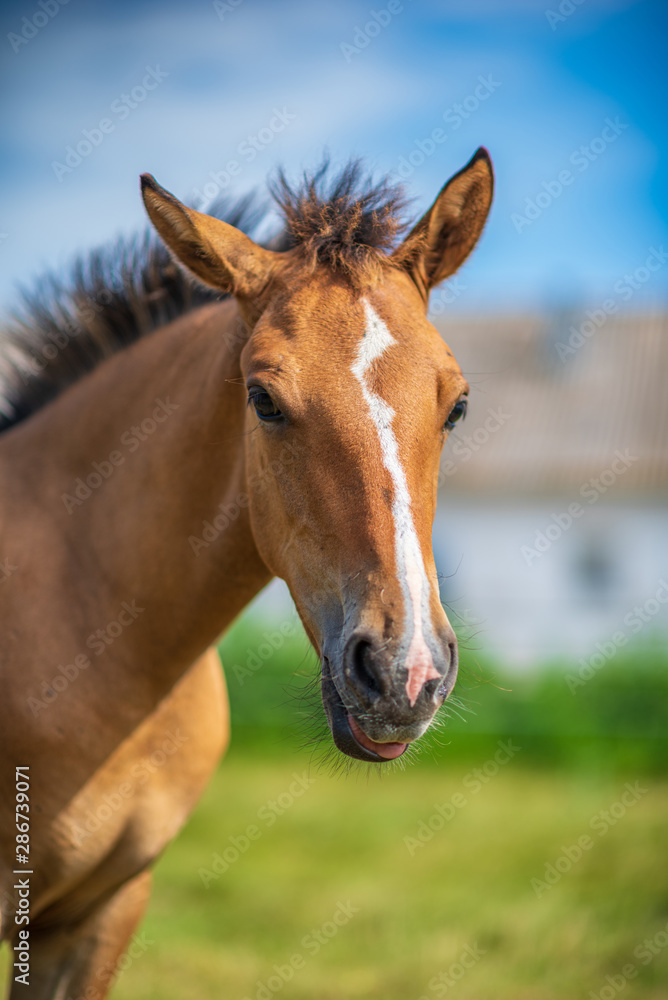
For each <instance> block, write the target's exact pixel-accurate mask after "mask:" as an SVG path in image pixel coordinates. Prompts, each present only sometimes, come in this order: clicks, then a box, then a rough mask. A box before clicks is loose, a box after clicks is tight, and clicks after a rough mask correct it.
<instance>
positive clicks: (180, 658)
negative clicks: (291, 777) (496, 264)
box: [0, 150, 493, 1000]
mask: <svg viewBox="0 0 668 1000" xmlns="http://www.w3.org/2000/svg"><path fill="white" fill-rule="evenodd" d="M326 185H327V180H326V175H325V174H323V172H322V171H321V172H319V173H318V174H317V175H315V176H312V177H310V178H306V179H305V181H304V184H303V185H302V186H301V187H300V188H298V189H297V190H296V191H295V190H292V189H291V188H290V187H289V186H288V184H287V182H286V181H285V180H284V178H283V177H282V175H281V176H280V177H279V181H278V182H277V183H276V185H275V186H274V193H275V196H276V197H277V199H278V201H279V203H280V205H281V207H282V210H283V213H284V218H285V231H284V234H283V236H282V238H281V239H282V242H281V241H277V242H275V243H274V244H273V248H272V249H269V248H268V247H266V246H261V245H259V244H258V243H256V242H253V240H252V239H251V238H250V237H249V236H247V235H245V234H244V233H243V232H241V231H240V230H239V229H238V228H236V227H235V226H234V225H231V224H230V223H226V222H222V221H220V220H219V219H217V218H214V217H212V216H207V215H203V214H200V213H199V212H195V211H192V210H190V209H188V208H186V207H185V206H184V205H182V204H181V203H180V202H179V201H177V200H176V198H174V197H173V196H172V195H170V194H168V193H167V192H166V191H164V190H163V189H162V188H161V187H159V186H158V184H157V183H156V182H155V181H154V180H153V178H152V177H151V176H150V175H144V176H143V177H142V191H143V197H144V202H145V205H146V208H147V210H148V214H149V216H150V218H151V220H152V222H153V224H154V226H155V228H156V229H157V230H158V232H159V234H160V236H161V237H162V240H163V241H164V243H165V244H166V245H167V247H168V248H169V251H171V254H172V255H173V257H174V258H175V259H176V261H177V262H179V263H180V264H183V265H185V267H186V268H188V269H189V270H190V271H191V272H192V273H193V274H194V275H195V277H196V278H197V279H199V281H200V282H202V283H204V284H205V285H206V286H207V289H204V288H202V286H200V285H197V286H194V285H193V284H192V281H191V279H190V278H187V277H186V276H185V272H183V271H181V269H180V268H179V267H177V266H175V265H174V263H173V262H172V260H171V259H170V258H169V257H168V255H167V254H166V252H165V250H164V248H162V247H161V246H159V245H157V244H156V243H155V242H154V243H152V244H149V245H148V246H147V247H145V248H144V249H143V250H140V251H135V252H134V254H133V253H132V252H129V251H128V252H126V253H125V256H124V258H123V260H121V259H120V258H117V259H115V260H114V259H113V258H112V260H111V263H110V262H109V261H107V262H106V263H105V260H104V259H103V258H102V257H99V256H98V257H96V258H94V259H93V260H92V262H91V263H89V265H88V266H87V267H81V268H80V269H79V272H78V273H77V275H76V276H75V281H74V284H73V286H72V287H69V288H66V287H64V286H61V285H59V284H58V283H54V282H52V283H51V285H50V286H49V287H47V288H46V289H45V290H44V291H43V294H42V296H41V297H38V299H37V301H36V302H33V304H32V308H31V311H30V312H29V314H28V315H27V316H26V317H24V319H23V322H22V324H21V323H19V324H18V326H17V325H15V326H14V327H13V329H12V330H11V331H9V332H7V333H6V334H5V337H4V358H3V359H2V361H1V362H0V389H2V395H1V396H0V406H2V407H3V408H4V412H5V418H4V419H5V429H4V430H3V432H2V434H1V435H0V476H1V481H2V484H3V485H2V496H1V498H0V504H1V508H0V509H1V511H2V520H1V525H2V528H1V540H0V563H1V564H2V571H1V573H0V581H1V582H0V602H1V607H2V621H3V624H4V627H3V643H2V673H1V675H0V676H1V680H0V685H1V686H0V731H1V732H2V739H3V744H4V754H3V760H4V764H5V767H4V772H3V793H2V798H1V806H0V808H1V809H2V834H1V838H2V839H1V840H0V845H1V847H2V858H3V861H2V866H1V867H0V891H1V895H0V900H1V902H2V935H3V937H4V938H5V939H8V940H9V942H10V945H11V947H12V949H13V950H12V956H13V962H14V965H13V976H12V978H13V981H14V988H13V990H12V994H11V995H12V997H14V996H22V997H29V998H47V997H58V998H66V997H71V998H72V1000H75V998H79V997H85V998H87V1000H98V998H101V997H103V996H105V995H106V993H107V990H108V988H109V985H110V982H111V980H112V978H113V970H114V968H115V966H116V964H117V962H118V959H119V957H120V956H121V955H122V953H123V950H124V948H125V947H126V946H127V943H128V941H129V939H130V936H131V935H132V933H133V930H134V928H135V926H136V924H137V922H138V920H139V919H140V916H141V914H142V912H143V908H144V905H145V903H146V900H147V897H148V894H149V888H150V873H149V869H150V866H151V864H152V862H153V861H154V860H155V858H156V857H157V855H158V854H159V853H160V851H162V849H163V848H164V847H165V846H166V844H168V843H169V841H170V840H171V838H173V837H174V835H175V834H176V832H177V830H178V829H179V828H180V826H181V825H182V824H183V823H184V821H185V820H186V818H187V816H188V814H189V813H190V811H191V809H192V808H193V805H194V803H195V801H196V800H197V798H198V796H199V795H200V793H201V791H202V790H203V788H204V786H205V784H206V782H207V780H208V778H209V776H210V775H211V772H212V770H213V768H214V767H215V766H216V763H217V761H218V759H219V757H220V754H221V752H222V750H223V749H224V746H225V743H226V740H227V733H228V723H227V709H226V699H225V691H224V684H223V680H222V675H221V671H220V665H219V663H218V661H217V657H216V654H215V652H214V651H212V650H211V649H210V648H209V647H210V646H211V644H212V643H213V642H214V641H215V640H216V638H217V637H218V636H219V635H220V633H221V632H222V631H223V630H224V629H225V628H226V626H227V625H228V624H229V623H230V622H231V621H232V619H233V618H234V617H235V616H236V615H237V614H238V613H239V612H240V611H241V610H242V609H243V607H244V606H245V605H246V604H247V603H248V602H249V601H250V600H251V598H252V597H253V596H254V595H255V594H257V593H258V591H259V590H260V589H261V588H262V587H263V586H264V585H265V584H266V583H267V582H268V581H269V580H270V579H271V577H272V576H274V575H275V576H279V577H282V578H283V579H284V580H285V581H286V582H287V584H288V586H289V588H290V592H291V594H292V596H293V598H294V601H295V604H296V606H297V609H298V611H299V614H300V617H301V620H302V622H303V624H304V627H305V629H306V631H307V633H308V636H309V638H310V640H311V642H312V643H313V646H314V647H315V649H316V651H317V653H318V655H319V657H320V659H321V662H322V696H323V701H324V706H325V711H326V715H327V719H328V721H329V725H330V727H331V731H332V736H333V739H334V742H335V744H336V746H337V747H338V748H339V750H341V751H342V752H343V753H344V754H347V755H348V756H350V757H356V758H359V759H361V760H364V761H372V762H383V761H388V760H391V759H393V758H396V757H398V756H400V755H401V754H402V753H403V752H404V751H405V749H406V747H407V746H408V744H410V743H411V742H413V741H414V740H416V739H417V738H418V737H420V736H421V734H423V733H424V732H425V730H426V729H427V728H428V726H429V724H430V722H431V721H432V719H433V718H434V714H435V713H436V711H437V710H438V708H439V707H440V705H441V704H442V703H443V701H444V699H445V698H446V697H447V696H448V694H449V692H450V691H451V690H452V687H453V685H454V682H455V676H456V671H457V646H456V640H455V636H454V633H453V631H452V629H451V627H450V625H449V623H448V620H447V618H446V615H445V613H444V611H443V608H442V606H441V603H440V600H439V596H438V584H437V578H436V572H435V568H434V561H433V556H432V551H431V527H432V522H433V518H434V509H435V504H436V481H437V471H438V464H439V455H440V452H441V448H442V445H443V441H444V439H445V438H446V437H447V434H448V431H449V430H450V428H451V427H452V425H453V424H454V422H455V421H456V420H458V419H459V418H460V417H461V416H463V414H464V411H465V407H466V396H467V384H466V381H465V380H464V378H463V376H462V373H461V371H460V369H459V366H458V365H457V363H456V361H455V360H454V358H453V356H452V354H451V352H450V351H449V350H448V348H447V347H446V345H445V344H444V343H443V342H442V340H441V338H440V337H439V336H438V334H437V332H436V331H435V329H434V328H433V326H431V324H430V323H429V322H428V321H427V318H426V311H427V303H428V298H429V293H430V290H431V289H432V288H433V287H434V286H435V285H437V284H438V283H439V282H440V281H442V280H443V279H445V278H447V277H448V276H449V275H451V274H453V273H454V272H455V271H456V270H457V268H458V267H459V266H460V265H461V264H462V263H463V261H464V260H465V259H466V257H467V256H468V255H469V253H470V251H471V250H472V249H473V247H474V245H475V244H476V242H477V240H478V238H479V236H480V234H481V231H482V229H483V226H484V223H485V220H486V218H487V214H488V211H489V207H490V203H491V198H492V186H493V180H492V168H491V163H490V160H489V157H488V155H487V153H486V152H485V151H484V150H479V151H478V152H477V153H476V154H475V156H474V157H473V158H472V160H471V161H470V162H469V163H468V164H467V165H466V167H464V168H463V169H462V170H461V171H460V172H459V173H458V174H456V175H455V176H454V177H453V178H452V179H451V180H450V181H449V182H448V183H447V184H446V185H445V187H444V188H443V190H442V191H441V193H440V194H439V196H438V198H437V199H436V201H435V202H434V204H433V206H432V207H431V208H430V209H429V211H428V212H427V213H426V214H425V215H424V216H423V217H422V218H421V219H420V220H419V221H418V222H417V224H416V225H415V226H414V227H413V228H412V229H411V230H410V232H408V234H407V235H406V236H405V238H404V239H403V240H400V212H401V210H402V201H401V195H400V193H399V192H398V191H397V190H395V189H393V188H392V187H390V186H388V185H380V186H376V187H373V186H371V185H370V182H368V181H365V180H364V178H362V177H361V174H360V170H359V167H358V166H357V165H353V166H352V167H350V166H349V167H348V168H346V169H345V170H344V171H343V172H342V173H341V174H339V175H338V177H337V178H335V179H334V181H333V182H332V184H331V186H330V187H329V188H327V186H326ZM122 256H123V255H122V254H121V257H122ZM210 289H213V290H214V291H213V292H212V291H210ZM223 296H224V297H223ZM207 649H208V652H207ZM191 664H194V666H191Z"/></svg>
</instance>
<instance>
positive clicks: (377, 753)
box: [322, 657, 409, 764]
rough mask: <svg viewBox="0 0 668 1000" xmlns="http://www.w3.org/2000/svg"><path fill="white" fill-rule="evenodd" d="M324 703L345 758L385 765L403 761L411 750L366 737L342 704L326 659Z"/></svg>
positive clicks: (323, 672)
mask: <svg viewBox="0 0 668 1000" xmlns="http://www.w3.org/2000/svg"><path fill="white" fill-rule="evenodd" d="M322 700H323V704H324V706H325V712H326V713H327V719H328V721H329V726H330V729H331V730H332V738H333V740H334V743H335V745H336V746H337V748H338V749H339V750H340V751H341V753H344V754H346V756H348V757H353V758H355V759H356V760H366V761H371V762H373V763H374V764H386V763H387V762H388V761H389V760H396V759H397V757H401V755H402V754H403V753H405V751H406V750H407V749H408V746H409V744H408V743H378V742H376V740H372V739H371V737H369V736H367V735H366V733H365V732H364V730H363V729H362V728H361V726H360V725H359V723H358V722H356V721H355V719H354V718H353V716H352V715H351V714H350V712H349V711H348V709H347V708H346V707H345V705H344V704H343V699H342V698H341V695H340V694H339V691H338V688H337V687H336V684H335V683H334V679H333V678H332V673H331V667H330V665H329V660H328V659H327V657H323V661H322Z"/></svg>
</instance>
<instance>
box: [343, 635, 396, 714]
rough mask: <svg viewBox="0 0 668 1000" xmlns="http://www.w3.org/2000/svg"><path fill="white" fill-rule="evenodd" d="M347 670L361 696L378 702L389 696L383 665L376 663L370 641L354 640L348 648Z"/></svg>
mask: <svg viewBox="0 0 668 1000" xmlns="http://www.w3.org/2000/svg"><path fill="white" fill-rule="evenodd" d="M347 660H348V662H347V665H346V666H347V670H346V673H347V674H348V676H349V678H350V680H351V681H352V683H353V685H354V686H355V687H356V688H357V690H358V692H359V694H360V695H362V696H363V697H366V698H368V699H369V700H371V701H376V700H377V699H378V698H380V697H381V695H384V694H387V691H388V684H387V680H386V678H384V676H383V672H382V665H381V664H380V663H377V662H376V659H375V656H374V651H373V645H372V643H371V642H369V640H368V639H362V638H359V639H353V641H352V642H351V643H350V645H349V647H348V658H347Z"/></svg>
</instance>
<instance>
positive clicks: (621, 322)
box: [436, 308, 668, 500]
mask: <svg viewBox="0 0 668 1000" xmlns="http://www.w3.org/2000/svg"><path fill="white" fill-rule="evenodd" d="M436 325H437V327H438V329H439V331H440V332H441V334H442V335H443V337H444V338H445V340H446V341H447V343H448V344H449V345H450V347H451V349H452V350H453V353H454V355H455V357H456V358H457V360H458V361H459V364H460V365H461V367H462V370H463V372H464V374H465V376H466V377H467V378H468V380H469V382H470V385H471V394H470V400H469V407H468V415H467V419H466V421H465V422H464V423H461V424H458V425H457V427H456V428H455V430H453V431H452V433H451V435H450V438H449V440H448V442H447V443H446V445H445V448H444V454H443V460H442V463H441V473H440V480H439V482H440V488H441V490H447V491H454V492H458V493H469V494H480V495H485V496H489V497H491V496H494V495H497V494H508V495H527V494H533V495H535V494H546V495H547V494H552V495H554V494H559V495H564V496H566V495H568V496H572V497H573V499H574V500H577V499H578V497H579V496H580V491H581V490H582V489H583V488H586V487H587V484H588V483H589V484H590V481H591V480H592V478H593V479H595V480H598V481H599V486H594V487H593V488H595V489H599V488H600V487H605V489H604V490H603V492H606V491H607V489H610V493H611V495H612V494H613V492H614V496H615V498H616V499H621V498H622V497H627V498H628V497H631V496H633V497H634V498H638V497H640V496H642V497H647V498H650V497H653V498H655V499H659V498H663V499H666V498H667V497H668V315H667V314H665V313H662V312H656V313H645V314H631V313H629V314H616V315H609V316H606V314H605V313H604V312H603V310H602V309H600V308H599V309H593V310H589V311H587V310H583V311H578V312H575V311H573V310H570V311H569V310H563V311H562V312H557V313H553V314H551V315H548V316H542V317H541V316H515V317H514V316H504V317H500V318H487V317H480V318H469V317H457V318H451V319H445V318H440V319H438V320H436ZM620 455H621V456H622V458H621V459H620ZM601 476H602V477H603V478H602V480H601V479H600V478H599V477H601ZM610 480H612V482H610ZM606 483H610V485H609V486H606ZM590 485H591V484H590Z"/></svg>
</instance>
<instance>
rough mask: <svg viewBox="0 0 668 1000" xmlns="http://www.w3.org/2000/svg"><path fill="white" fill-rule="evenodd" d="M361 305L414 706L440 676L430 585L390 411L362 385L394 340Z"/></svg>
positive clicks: (359, 374)
mask: <svg viewBox="0 0 668 1000" xmlns="http://www.w3.org/2000/svg"><path fill="white" fill-rule="evenodd" d="M362 303H363V305H364V312H365V314H366V328H365V331H364V336H363V338H362V342H361V343H360V346H359V348H358V351H357V358H356V359H355V363H354V364H353V366H352V372H353V375H354V376H355V378H356V379H357V380H358V382H359V384H360V385H361V387H362V393H363V395H364V399H365V400H366V403H367V405H368V407H369V411H370V413H371V418H372V420H373V422H374V424H375V425H376V430H377V431H378V437H379V439H380V448H381V453H382V456H383V464H384V466H385V468H386V469H387V471H388V472H389V474H390V476H391V477H392V483H393V485H394V500H393V502H392V515H393V517H394V543H395V551H396V560H397V573H398V575H399V580H400V582H401V587H402V590H403V592H404V600H405V602H406V629H407V630H408V629H411V628H412V633H413V634H412V638H411V642H410V646H409V648H408V652H407V654H406V660H405V663H404V666H405V667H406V669H407V671H408V680H407V681H406V693H407V694H408V700H409V701H410V703H411V705H414V704H415V702H416V701H417V697H418V695H419V694H420V691H421V690H422V687H423V685H424V684H425V683H426V681H428V680H431V679H433V678H437V677H440V674H439V673H438V671H437V670H436V668H435V667H434V662H433V660H432V656H431V652H430V651H429V647H428V645H427V643H426V641H425V634H424V633H425V618H426V616H427V615H428V614H429V581H428V579H427V573H426V571H425V568H424V560H423V558H422V549H421V548H420V543H419V541H418V537H417V533H416V531H415V525H414V524H413V517H412V514H411V497H410V493H409V492H408V483H407V482H406V474H405V472H404V470H403V466H402V465H401V460H400V458H399V446H398V444H397V439H396V437H395V434H394V430H393V429H392V420H393V418H394V410H393V409H392V407H391V406H389V405H388V404H387V403H386V402H385V400H384V399H382V398H381V397H380V396H377V395H376V394H375V393H374V392H372V391H371V389H370V388H369V386H368V385H367V383H366V375H367V372H368V370H369V368H370V367H371V365H372V364H373V362H374V361H375V360H376V358H379V357H380V356H381V355H382V354H384V353H385V351H386V350H387V348H388V347H391V346H392V344H395V343H396V341H395V339H394V337H393V336H392V334H391V333H390V331H389V330H388V328H387V326H386V325H385V323H384V322H383V321H382V319H381V318H380V316H379V315H378V313H377V312H376V311H375V310H374V309H373V308H372V306H371V305H370V304H369V302H368V301H367V300H366V299H363V300H362ZM427 627H428V626H427Z"/></svg>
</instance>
